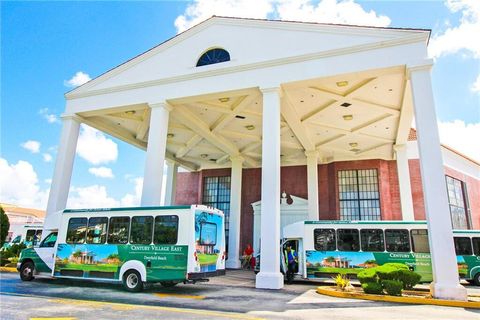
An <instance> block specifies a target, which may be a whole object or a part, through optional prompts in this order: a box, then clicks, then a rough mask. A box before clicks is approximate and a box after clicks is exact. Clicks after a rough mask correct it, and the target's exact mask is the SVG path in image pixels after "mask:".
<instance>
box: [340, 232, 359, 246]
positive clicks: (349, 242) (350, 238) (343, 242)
mask: <svg viewBox="0 0 480 320" xmlns="http://www.w3.org/2000/svg"><path fill="white" fill-rule="evenodd" d="M337 248H338V251H358V250H359V249H360V239H359V238H358V230H357V229H338V230H337Z"/></svg>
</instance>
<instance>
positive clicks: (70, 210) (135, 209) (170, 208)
mask: <svg viewBox="0 0 480 320" xmlns="http://www.w3.org/2000/svg"><path fill="white" fill-rule="evenodd" d="M190 207H191V206H162V207H125V208H91V209H66V210H63V213H79V212H110V211H141V210H172V209H190Z"/></svg>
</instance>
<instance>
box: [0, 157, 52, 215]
mask: <svg viewBox="0 0 480 320" xmlns="http://www.w3.org/2000/svg"><path fill="white" fill-rule="evenodd" d="M47 199H48V190H41V189H40V186H39V185H38V176H37V173H36V172H35V170H34V169H33V166H32V165H31V164H30V163H29V162H27V161H23V160H20V161H18V162H17V163H16V164H9V163H8V161H7V160H6V159H3V158H0V200H1V201H2V202H7V203H12V204H16V205H19V206H22V207H29V208H37V209H45V208H46V206H47Z"/></svg>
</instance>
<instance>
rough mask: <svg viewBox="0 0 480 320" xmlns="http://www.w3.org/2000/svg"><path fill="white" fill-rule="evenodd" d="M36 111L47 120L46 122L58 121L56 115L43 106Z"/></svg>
mask: <svg viewBox="0 0 480 320" xmlns="http://www.w3.org/2000/svg"><path fill="white" fill-rule="evenodd" d="M38 113H39V114H40V115H41V116H42V117H43V118H44V119H45V120H47V122H48V123H60V120H59V119H58V117H57V116H56V115H55V114H53V113H50V111H49V110H48V108H43V109H40V110H39V111H38Z"/></svg>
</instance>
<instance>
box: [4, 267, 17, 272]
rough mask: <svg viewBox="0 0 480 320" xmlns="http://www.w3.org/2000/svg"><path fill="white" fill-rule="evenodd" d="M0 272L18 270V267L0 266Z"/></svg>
mask: <svg viewBox="0 0 480 320" xmlns="http://www.w3.org/2000/svg"><path fill="white" fill-rule="evenodd" d="M0 272H18V271H17V269H16V268H13V267H0Z"/></svg>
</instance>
